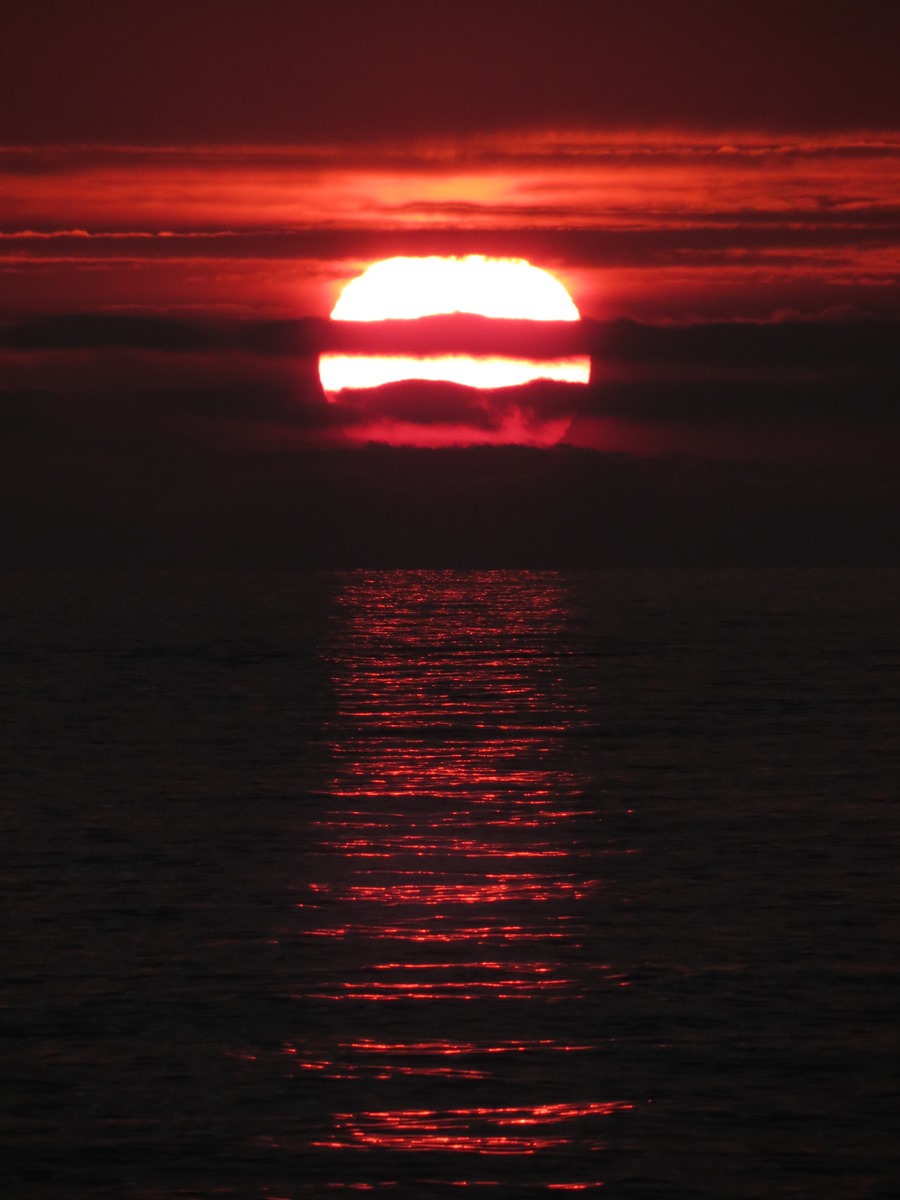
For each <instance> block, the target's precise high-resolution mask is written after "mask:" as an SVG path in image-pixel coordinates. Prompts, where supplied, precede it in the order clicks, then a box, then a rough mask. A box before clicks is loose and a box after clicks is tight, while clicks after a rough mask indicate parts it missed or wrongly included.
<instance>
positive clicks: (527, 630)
mask: <svg viewBox="0 0 900 1200" xmlns="http://www.w3.org/2000/svg"><path fill="white" fill-rule="evenodd" d="M478 579H479V577H477V576H471V575H469V576H466V577H457V576H455V575H453V574H452V573H448V574H446V575H443V574H438V575H420V576H416V575H412V574H404V575H400V574H397V573H393V574H388V575H379V574H372V575H367V574H352V575H349V576H348V577H347V578H346V582H345V587H344V589H343V591H342V593H341V594H340V596H339V597H338V620H337V626H336V630H337V632H336V636H335V642H334V648H333V650H334V652H333V655H332V683H333V692H334V718H333V721H332V723H331V735H332V736H331V742H330V758H331V762H332V765H333V774H332V778H331V780H330V781H329V784H328V787H327V789H325V791H324V794H323V796H322V797H321V809H320V811H319V813H318V814H317V815H316V817H315V818H314V820H313V821H312V822H311V827H310V828H311V834H312V837H313V839H314V842H313V845H312V847H310V849H309V861H310V863H311V864H312V866H311V875H310V877H309V878H308V880H307V882H306V884H305V885H304V886H302V887H301V889H300V893H299V895H298V899H297V902H296V903H297V909H296V912H297V918H298V921H299V922H300V929H299V935H298V936H299V938H300V941H301V944H302V945H304V946H305V947H307V949H308V952H309V955H310V961H311V962H312V963H313V964H314V969H311V970H310V971H308V972H307V973H306V975H305V976H304V978H303V981H302V985H301V986H300V987H299V988H298V991H297V993H296V994H295V996H294V999H295V1000H296V1001H298V1002H300V1003H303V1004H305V1005H307V1006H309V1005H311V1006H314V1009H313V1010H311V1011H315V1012H316V1013H318V1014H319V1021H320V1025H321V1028H322V1030H323V1033H322V1036H317V1035H316V1034H315V1033H306V1034H305V1035H304V1036H298V1038H297V1040H296V1042H295V1043H292V1044H291V1045H290V1046H285V1047H283V1048H282V1053H283V1055H284V1056H285V1061H286V1062H290V1063H291V1064H293V1066H292V1067H291V1068H290V1070H289V1073H291V1074H293V1075H294V1076H295V1077H296V1078H298V1079H299V1078H304V1079H307V1080H322V1081H323V1084H324V1082H325V1081H329V1080H330V1081H331V1086H333V1087H336V1088H339V1089H340V1088H343V1089H345V1090H343V1091H338V1092H336V1093H334V1096H333V1100H332V1103H333V1107H332V1108H331V1113H330V1116H329V1117H328V1118H327V1120H325V1121H324V1123H323V1126H322V1131H321V1134H320V1135H319V1136H318V1137H316V1138H315V1139H314V1140H313V1141H312V1143H311V1144H312V1147H313V1148H314V1149H315V1150H316V1151H318V1152H319V1153H322V1154H327V1153H335V1154H341V1155H348V1154H349V1155H376V1154H378V1155H388V1156H391V1161H392V1162H393V1161H394V1157H393V1156H396V1155H398V1154H399V1155H402V1156H403V1160H404V1165H403V1174H404V1178H405V1179H406V1180H407V1183H408V1182H409V1180H410V1179H417V1178H421V1180H425V1179H426V1178H427V1179H430V1180H431V1182H430V1184H429V1186H437V1184H438V1183H440V1185H441V1186H447V1187H451V1186H452V1187H453V1188H454V1189H455V1188H457V1187H461V1186H466V1187H471V1188H473V1189H475V1190H476V1192H477V1191H478V1189H485V1194H489V1193H490V1190H491V1189H492V1188H494V1187H496V1186H499V1183H500V1179H501V1176H500V1175H496V1176H493V1177H492V1176H490V1173H488V1174H485V1172H484V1171H483V1169H482V1170H479V1169H478V1167H477V1165H476V1164H477V1163H478V1161H479V1160H487V1159H497V1160H502V1161H503V1162H504V1163H505V1164H506V1165H505V1167H504V1169H503V1174H502V1178H503V1180H505V1181H506V1183H507V1184H508V1182H509V1180H510V1178H511V1176H510V1171H511V1170H512V1171H513V1173H514V1174H515V1171H516V1170H518V1168H516V1166H515V1164H516V1163H521V1164H522V1168H521V1170H522V1172H524V1173H520V1174H519V1175H518V1176H516V1188H517V1192H522V1193H525V1192H528V1193H529V1194H534V1193H535V1192H538V1193H540V1192H541V1191H543V1192H545V1193H547V1192H549V1191H551V1190H573V1191H587V1190H592V1189H594V1188H597V1187H599V1186H601V1185H600V1182H598V1180H597V1165H596V1162H595V1161H594V1159H595V1157H596V1155H597V1154H600V1153H602V1150H603V1146H604V1126H605V1123H606V1122H608V1121H610V1120H613V1119H621V1118H620V1117H619V1114H627V1113H628V1111H629V1110H630V1109H631V1107H632V1104H631V1102H630V1101H629V1099H628V1098H627V1097H622V1096H621V1095H616V1094H612V1095H609V1094H606V1089H605V1088H604V1084H603V1077H602V1071H601V1063H602V1050H603V1045H602V1039H599V1038H597V1037H589V1038H583V1037H573V1036H570V1035H569V1034H568V1031H570V1030H571V1029H573V1028H578V1027H579V1014H583V1013H584V1012H585V1011H586V1009H585V1004H586V1002H589V1000H590V998H592V997H594V998H595V997H596V993H598V991H600V990H601V989H603V988H620V987H623V986H627V985H628V983H629V980H628V979H627V978H626V977H625V976H624V975H622V974H621V973H620V972H619V971H617V970H616V968H615V966H614V964H608V963H602V962H597V961H595V960H594V959H593V958H592V955H591V954H590V953H589V952H588V950H587V949H586V947H585V939H584V931H585V927H586V923H587V922H589V920H591V919H592V913H593V912H594V911H596V909H597V906H600V905H602V904H603V895H604V880H603V878H602V876H598V874H597V861H598V853H597V851H596V848H594V849H593V850H592V851H591V853H588V852H587V851H586V850H585V848H584V845H583V837H582V834H583V832H584V829H585V822H589V821H591V820H592V817H591V813H590V810H589V805H588V804H587V802H586V799H585V793H586V789H587V788H588V787H589V785H590V782H591V781H590V779H589V777H587V776H586V775H585V774H584V772H583V769H581V768H579V765H578V758H577V755H573V754H572V753H571V748H572V746H573V745H574V744H575V741H576V740H577V738H578V737H579V736H580V735H582V734H583V732H584V729H585V722H586V720H587V718H586V715H585V713H584V712H583V711H581V710H579V708H578V706H577V705H575V704H574V703H573V702H572V700H571V697H570V696H569V695H568V693H567V689H566V684H565V679H564V676H563V673H562V672H561V671H560V664H559V663H558V662H555V661H554V660H553V658H552V656H550V655H549V654H548V653H546V652H545V650H544V647H545V646H546V645H547V644H548V639H547V637H546V634H547V631H548V629H549V630H553V629H554V628H555V627H557V626H558V625H559V624H560V623H561V622H563V621H564V620H565V597H564V594H563V592H562V585H561V584H560V583H559V581H558V579H557V580H556V581H555V582H552V583H551V582H550V581H549V580H548V582H547V585H546V586H545V587H534V586H531V587H530V588H529V589H528V593H527V594H528V598H529V605H528V606H527V607H523V605H522V597H521V595H520V594H519V592H518V591H517V589H516V587H515V586H514V585H513V584H509V585H508V586H502V585H501V577H497V576H492V575H490V574H486V575H485V576H483V577H480V584H479V583H478V582H477V581H478ZM401 584H402V585H403V586H402V589H401V587H400V585H401ZM611 852H612V851H611ZM616 852H619V851H616ZM581 1027H582V1028H583V1027H584V1023H583V1021H582V1022H581ZM561 1029H565V1030H566V1031H567V1034H566V1035H564V1036H560V1032H559V1031H560V1030H561ZM498 1030H502V1031H503V1035H502V1036H500V1037H497V1036H496V1031H498ZM324 1031H331V1033H330V1034H329V1033H326V1032H324ZM351 1031H352V1033H351ZM492 1033H493V1036H491V1034H492ZM342 1034H343V1036H342ZM348 1034H350V1036H347V1035H348ZM287 1069H288V1068H286V1070H287ZM360 1089H362V1090H360ZM373 1089H375V1090H373ZM423 1089H427V1090H423ZM373 1101H375V1102H374V1103H373ZM434 1155H438V1156H439V1158H440V1161H442V1162H444V1163H447V1162H452V1163H454V1164H456V1166H455V1168H453V1169H452V1174H451V1175H450V1176H446V1175H442V1176H441V1177H440V1179H438V1178H437V1176H436V1175H434V1173H435V1172H438V1168H437V1167H435V1165H434V1162H433V1161H432V1156H434ZM536 1156H540V1158H541V1162H542V1168H541V1179H540V1181H535V1180H533V1179H531V1177H530V1176H529V1175H528V1171H527V1170H526V1164H527V1163H528V1162H531V1161H533V1160H534V1159H535V1157H536ZM347 1161H351V1160H347ZM372 1161H373V1162H374V1161H375V1160H372ZM379 1161H380V1160H379ZM585 1164H587V1165H588V1167H589V1169H590V1178H587V1177H586V1175H585V1170H586V1166H585ZM369 1169H371V1164H370V1167H369ZM385 1169H386V1168H385ZM397 1169H399V1168H397ZM442 1170H443V1168H442ZM363 1175H364V1176H365V1177H366V1178H368V1176H366V1175H365V1171H364V1172H363ZM433 1175H434V1178H432V1176H433ZM470 1194H471V1193H470Z"/></svg>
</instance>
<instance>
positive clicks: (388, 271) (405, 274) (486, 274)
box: [331, 254, 580, 321]
mask: <svg viewBox="0 0 900 1200" xmlns="http://www.w3.org/2000/svg"><path fill="white" fill-rule="evenodd" d="M450 313H472V314H475V315H477V316H482V317H501V318H507V319H512V320H525V321H577V320H578V319H579V315H580V314H579V312H578V309H577V308H576V307H575V304H574V303H573V301H572V298H571V296H570V295H569V293H568V292H567V291H566V289H565V288H564V287H563V285H562V284H561V283H560V282H559V280H558V279H554V278H553V276H552V275H550V274H548V272H547V271H543V270H541V269H540V268H539V267H533V266H532V265H531V263H529V262H526V261H525V259H524V258H485V257H484V256H483V255H481V254H470V255H466V256H465V257H464V258H438V257H429V258H387V259H384V260H383V261H382V262H377V263H373V264H372V266H370V267H368V268H367V269H366V270H365V271H363V273H362V275H359V276H357V278H356V279H352V280H351V281H350V282H349V283H348V284H347V285H346V287H345V288H344V290H343V292H342V293H341V297H340V299H339V300H338V302H337V304H336V305H335V306H334V309H333V311H332V313H331V316H332V318H333V319H334V320H335V321H387V320H392V319H394V320H395V319H411V318H416V317H430V316H437V315H440V314H450Z"/></svg>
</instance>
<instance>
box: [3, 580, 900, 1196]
mask: <svg viewBox="0 0 900 1200" xmlns="http://www.w3.org/2000/svg"><path fill="white" fill-rule="evenodd" d="M0 662H2V673H0V739H2V769H3V778H2V804H0V835H2V849H0V867H2V875H3V897H4V907H3V919H2V940H3V944H4V950H3V974H2V981H0V1003H2V1008H0V1017H2V1031H0V1032H2V1050H3V1060H4V1063H5V1066H4V1069H3V1072H2V1082H0V1101H2V1102H0V1114H2V1115H0V1154H2V1160H3V1162H4V1164H5V1165H4V1166H3V1168H2V1174H0V1194H2V1195H3V1196H4V1197H9V1198H10V1200H88V1198H91V1200H93V1198H101V1200H106V1198H113V1197H115V1198H116V1200H170V1198H172V1200H175V1198H179V1200H213V1198H215V1200H219V1198H223V1197H224V1198H231V1197H235V1198H240V1200H242V1198H246V1200H301V1198H306V1197H313V1198H318V1197H323V1198H331V1197H334V1198H335V1200H339V1198H340V1197H342V1196H345V1195H346V1196H347V1197H351V1196H360V1197H362V1196H373V1197H384V1198H385V1200H430V1198H435V1200H437V1198H440V1200H444V1198H448V1200H449V1198H451V1197H452V1198H456V1200H461V1198H463V1197H465V1198H466V1200H538V1198H540V1200H552V1198H554V1197H560V1198H562V1197H563V1196H569V1195H571V1196H573V1197H575V1196H585V1197H588V1196H594V1195H597V1196H602V1197H609V1198H616V1197H628V1198H632V1197H635V1198H642V1197H647V1198H657V1197H659V1198H662V1197H665V1198H666V1200H678V1198H681V1197H710V1198H717V1200H728V1198H732V1197H733V1198H750V1197H754V1198H755V1197H779V1198H782V1197H798V1198H801V1197H802V1198H815V1200H824V1198H834V1200H855V1198H877V1200H882V1198H884V1200H887V1198H888V1197H894V1196H896V1195H898V1194H900V1190H898V1180H900V1138H898V1128H900V1126H898V1117H900V1103H898V1100H900V1079H898V1065H900V1045H898V1042H900V1038H898V1014H900V963H898V929H900V900H898V886H897V877H898V870H897V867H898V853H897V851H898V839H897V833H898V804H900V727H898V719H900V573H898V572H896V571H887V570H886V571H874V570H853V571H843V572H833V571H826V570H807V571H792V570H771V571H769V570H748V571H739V570H722V571H703V570H695V571H680V570H674V569H673V570H622V571H613V570H610V571H596V572H579V571H525V570H521V571H518V570H498V571H405V570H389V571H369V570H359V571H346V572H317V573H307V574H303V573H297V574H292V573H274V572H273V573H269V574H266V573H246V574H240V573H235V574H191V573H189V572H173V573H166V572H158V573H139V572H133V573H130V574H119V575H104V574H93V575H79V574H77V573H76V574H70V575H60V574H53V573H45V574H40V573H33V574H19V575H7V576H4V577H3V578H2V580H0Z"/></svg>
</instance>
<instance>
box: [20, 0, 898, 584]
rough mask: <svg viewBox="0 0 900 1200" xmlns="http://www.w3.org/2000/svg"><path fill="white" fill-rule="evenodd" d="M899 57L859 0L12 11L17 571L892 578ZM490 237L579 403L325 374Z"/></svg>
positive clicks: (889, 16) (887, 32)
mask: <svg viewBox="0 0 900 1200" xmlns="http://www.w3.org/2000/svg"><path fill="white" fill-rule="evenodd" d="M898 45H900V15H898V14H897V10H896V9H895V8H894V6H892V5H889V4H886V3H882V2H871V0H862V2H858V3H854V4H852V5H851V4H838V5H808V4H806V5H800V4H795V3H791V2H786V3H785V2H783V3H769V2H768V0H759V2H755V3H741V2H740V0H737V2H735V3H732V4H727V5H726V4H723V3H720V2H713V0H708V2H707V0H686V2H683V3H667V4H663V3H654V2H651V0H637V2H635V3H630V4H627V5H625V4H620V3H615V4H614V3H607V2H606V0H557V2H556V3H553V4H550V3H544V2H542V0H541V2H532V3H530V4H527V5H526V4H522V3H508V2H507V0H479V2H478V3H474V2H470V0H454V2H453V3H449V2H448V0H440V2H432V0H415V2H413V0H406V2H405V3H397V2H394V0H381V2H380V3H369V2H368V0H332V2H331V3H319V2H308V3H302V2H300V0H296V2H294V3H288V2H276V0H256V2H255V3H252V4H251V3H247V2H229V0H220V2H219V3H213V2H212V0H208V2H207V3H195V2H191V0H182V2H181V3H177V4H176V3H159V2H157V3H153V4H150V3H142V2H130V3H128V4H124V5H123V4H121V3H119V4H115V3H101V2H97V0H87V2H86V3H81V4H75V3H71V2H68V3H67V2H59V3H52V2H50V0H35V2H32V3H29V4H28V5H25V4H16V5H12V6H7V8H6V10H5V11H4V13H3V15H2V17H0V114H2V125H0V142H2V143H3V144H2V147H0V278H2V286H0V421H2V426H3V441H2V447H3V448H2V461H0V471H2V476H3V480H4V482H3V484H2V491H0V500H2V503H3V508H4V512H5V514H6V515H5V520H4V522H3V529H2V535H0V552H2V555H3V559H4V560H5V561H6V562H7V563H9V564H13V565H20V564H21V565H41V564H44V563H47V564H50V565H54V564H59V565H65V566H77V565H81V564H87V565H97V564H106V563H109V564H115V565H119V564H124V565H134V564H145V563H146V564H151V565H170V564H171V565H192V564H194V563H198V564H202V565H216V566H226V567H227V566H244V565H277V566H306V565H356V564H361V565H379V564H385V565H394V564H411V565H417V564H421V565H456V564H460V565H468V564H473V565H493V564H497V565H509V564H512V565H545V564H546V565H606V564H612V565H618V564H623V565H628V564H631V563H639V564H642V563H648V564H664V565H667V564H672V563H674V564H691V563H698V564H707V563H708V564H718V563H729V564H731V563H733V564H736V565H743V564H753V563H757V562H763V563H775V564H784V565H792V564H794V563H804V564H805V563H813V564H823V565H830V564H835V565H837V564H844V563H856V562H859V563H876V564H881V563H885V564H886V563H896V562H897V560H898V546H900V515H898V514H900V485H898V480H897V470H896V465H897V457H898V455H897V447H898V445H900V437H898V434H900V416H898V406H900V387H898V384H900V338H898V333H900V291H898V286H897V285H898V277H900V238H898V231H900V87H898V84H897V67H896V58H897V47H898ZM471 254H481V255H488V256H504V257H523V258H527V259H528V260H529V261H531V262H532V263H534V264H536V265H537V266H540V267H542V268H544V269H546V270H548V271H550V272H551V273H552V274H553V275H554V276H555V277H556V278H557V279H559V280H560V281H561V282H562V283H563V284H564V285H565V287H566V288H567V289H568V291H569V293H570V295H571V296H572V298H573V299H574V301H575V303H576V304H577V306H578V308H579V310H580V312H581V315H582V318H583V320H582V322H581V324H580V326H579V327H578V330H577V334H573V335H571V336H572V338H573V339H574V340H571V341H570V342H569V343H567V345H566V347H565V348H564V349H565V352H566V353H575V352H578V353H582V354H589V355H590V356H591V362H592V368H591V383H590V384H589V385H588V386H586V387H585V386H582V385H576V384H548V383H546V382H542V383H536V384H531V385H528V386H527V387H526V388H525V389H522V390H520V391H519V392H516V393H513V392H507V393H504V394H499V393H498V394H496V395H495V394H493V393H486V392H483V391H475V390H472V389H466V388H460V387H456V386H452V385H441V384H431V385H426V386H423V385H420V384H419V385H414V384H400V385H392V386H389V387H387V388H385V389H379V390H378V393H377V394H373V393H369V394H368V396H366V395H364V394H363V393H349V394H348V393H343V394H342V396H341V397H339V398H337V399H334V398H333V399H331V400H328V399H327V398H326V397H325V396H324V394H323V392H322V389H321V385H320V384H319V377H318V356H319V353H320V351H322V350H326V349H329V348H331V347H332V346H333V345H334V344H335V339H336V338H337V337H338V335H337V334H336V332H335V331H334V330H333V329H332V328H331V327H330V324H331V323H330V322H329V320H328V317H329V313H330V312H331V309H332V308H333V306H334V304H335V302H336V301H337V299H338V297H339V295H340V293H341V289H342V288H343V287H344V286H345V285H346V283H347V282H348V281H349V280H350V279H352V278H354V277H355V276H357V275H359V274H360V272H361V271H362V270H364V269H365V268H366V267H367V266H368V265H369V264H371V263H372V262H374V261H376V260H380V259H383V258H388V257H392V256H395V255H411V256H418V255H460V256H461V255H471ZM489 332H490V331H489ZM438 335H440V336H444V334H443V333H441V331H438V332H437V334H435V336H436V337H437V336H438ZM484 336H485V335H484V333H483V331H482V332H479V333H478V337H482V338H483V337H484ZM491 336H493V334H491ZM541 336H543V334H540V333H538V332H533V333H528V331H526V332H525V333H523V332H522V331H521V330H519V331H517V330H514V329H511V330H503V331H502V335H501V334H499V333H498V334H497V337H498V342H499V341H504V339H505V341H504V346H503V347H501V349H508V346H507V345H506V343H507V342H509V341H510V339H512V341H514V342H515V341H516V339H518V340H519V342H521V346H522V352H523V353H525V352H527V350H528V346H529V345H532V344H533V343H534V340H535V339H537V340H538V341H539V340H540V337H541ZM529 338H530V339H532V340H531V341H529ZM517 344H518V343H517ZM548 431H549V432H548Z"/></svg>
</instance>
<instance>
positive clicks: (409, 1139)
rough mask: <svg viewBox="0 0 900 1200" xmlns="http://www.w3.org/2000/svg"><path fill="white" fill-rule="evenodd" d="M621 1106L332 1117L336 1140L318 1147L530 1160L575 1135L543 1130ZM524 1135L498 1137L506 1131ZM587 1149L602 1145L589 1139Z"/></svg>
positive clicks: (596, 1104) (621, 1108) (414, 1111)
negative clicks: (523, 1156) (431, 1152)
mask: <svg viewBox="0 0 900 1200" xmlns="http://www.w3.org/2000/svg"><path fill="white" fill-rule="evenodd" d="M631 1108H632V1105H631V1104H629V1103H627V1102H624V1101H604V1102H599V1101H595V1102H587V1103H574V1104H543V1105H533V1106H515V1107H488V1106H483V1107H482V1106H478V1107H471V1108H452V1109H444V1110H437V1109H427V1108H424V1109H395V1110H389V1111H385V1112H380V1111H367V1112H360V1113H336V1114H335V1128H336V1134H337V1136H336V1137H335V1138H334V1139H333V1140H329V1141H328V1142H325V1143H321V1144H322V1145H327V1146H329V1147H331V1148H333V1149H352V1148H354V1147H360V1146H361V1147H378V1148H381V1149H394V1150H396V1149H400V1150H407V1151H452V1152H462V1153H475V1154H511V1155H512V1154H515V1155H530V1154H535V1153H537V1152H538V1151H540V1150H548V1149H551V1148H555V1147H561V1146H570V1145H572V1143H573V1141H574V1139H575V1134H576V1130H575V1129H571V1130H567V1131H565V1132H560V1133H551V1132H549V1131H548V1130H549V1129H550V1128H552V1127H553V1126H556V1125H562V1124H564V1123H571V1122H578V1121H579V1120H582V1119H584V1118H591V1117H606V1116H610V1115H611V1114H612V1113H616V1112H622V1111H627V1110H629V1109H631ZM513 1126H514V1127H517V1128H520V1129H522V1130H529V1131H530V1132H528V1133H523V1134H516V1135H513V1134H510V1133H507V1132H504V1131H505V1130H507V1129H509V1128H510V1127H513ZM589 1144H590V1146H591V1148H592V1149H601V1148H602V1146H603V1143H602V1141H600V1140H599V1139H597V1138H590V1139H589Z"/></svg>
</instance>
